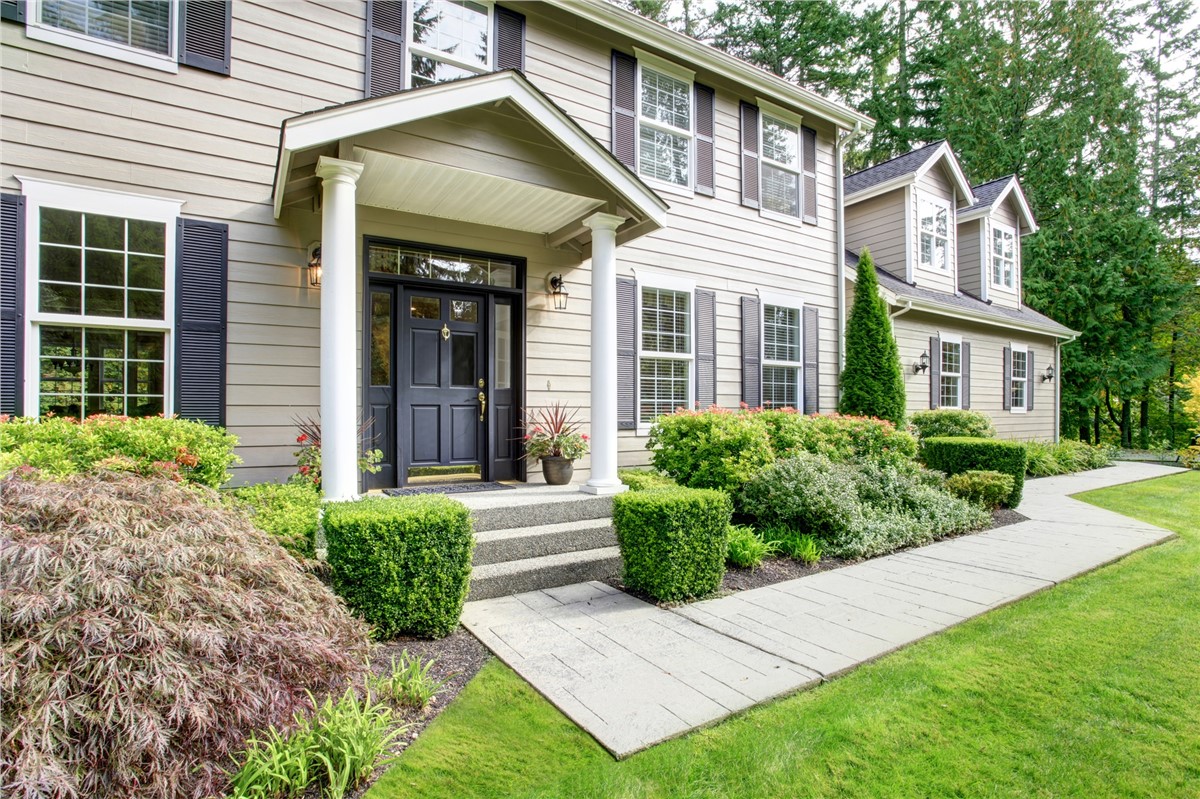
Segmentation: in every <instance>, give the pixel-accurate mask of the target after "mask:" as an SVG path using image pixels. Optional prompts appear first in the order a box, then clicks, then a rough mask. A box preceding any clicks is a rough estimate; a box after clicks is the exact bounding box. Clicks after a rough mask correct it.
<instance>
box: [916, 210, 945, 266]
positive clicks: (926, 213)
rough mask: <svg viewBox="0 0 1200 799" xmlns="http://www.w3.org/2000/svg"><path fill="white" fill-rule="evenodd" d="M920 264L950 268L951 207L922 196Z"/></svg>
mask: <svg viewBox="0 0 1200 799" xmlns="http://www.w3.org/2000/svg"><path fill="white" fill-rule="evenodd" d="M919 207H920V216H919V220H920V231H921V236H920V264H921V266H922V267H924V268H926V269H937V270H942V271H944V270H947V269H949V268H950V207H949V206H948V205H946V204H945V203H942V202H937V201H934V200H928V199H925V198H921V200H920V203H919Z"/></svg>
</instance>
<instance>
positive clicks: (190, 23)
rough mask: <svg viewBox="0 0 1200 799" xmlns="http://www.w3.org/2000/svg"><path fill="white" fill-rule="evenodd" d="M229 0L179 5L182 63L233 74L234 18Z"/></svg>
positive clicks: (189, 0) (192, 0)
mask: <svg viewBox="0 0 1200 799" xmlns="http://www.w3.org/2000/svg"><path fill="white" fill-rule="evenodd" d="M232 5H233V4H232V3H231V2H228V0H186V1H185V2H183V3H180V4H179V63H180V64H183V65H185V66H189V67H196V68H197V69H206V70H208V71H209V72H216V73H218V74H220V75H228V74H229V40H230V30H231V29H232V27H233V16H232V11H231V6H232Z"/></svg>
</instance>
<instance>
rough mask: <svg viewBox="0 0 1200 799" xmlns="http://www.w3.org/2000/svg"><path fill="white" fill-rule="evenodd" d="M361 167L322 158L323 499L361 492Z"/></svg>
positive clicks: (320, 174)
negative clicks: (357, 305) (357, 281)
mask: <svg viewBox="0 0 1200 799" xmlns="http://www.w3.org/2000/svg"><path fill="white" fill-rule="evenodd" d="M362 171H363V165H362V164H360V163H358V162H356V161H343V160H341V159H338V158H327V157H325V156H321V158H320V160H318V161H317V177H319V178H320V179H321V192H322V194H321V198H322V202H321V487H322V489H323V491H324V494H325V499H334V500H339V499H354V498H355V497H356V496H358V400H357V392H356V391H355V384H356V382H357V370H356V369H355V357H354V354H355V352H356V351H357V349H356V347H355V340H354V331H355V320H356V317H357V314H356V313H355V309H354V295H355V290H354V276H355V275H356V274H357V271H358V270H357V269H356V268H355V257H354V251H355V240H356V238H357V233H356V232H355V230H356V226H355V199H354V190H355V185H356V184H357V182H358V177H359V175H361V174H362Z"/></svg>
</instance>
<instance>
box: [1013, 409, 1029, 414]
mask: <svg viewBox="0 0 1200 799" xmlns="http://www.w3.org/2000/svg"><path fill="white" fill-rule="evenodd" d="M1008 412H1009V413H1029V409H1028V408H1009V409H1008Z"/></svg>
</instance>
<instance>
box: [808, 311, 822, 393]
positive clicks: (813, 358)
mask: <svg viewBox="0 0 1200 799" xmlns="http://www.w3.org/2000/svg"><path fill="white" fill-rule="evenodd" d="M820 322H821V312H820V311H818V310H817V309H816V308H810V307H808V306H807V305H806V306H804V412H805V413H820V412H821V325H820Z"/></svg>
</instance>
